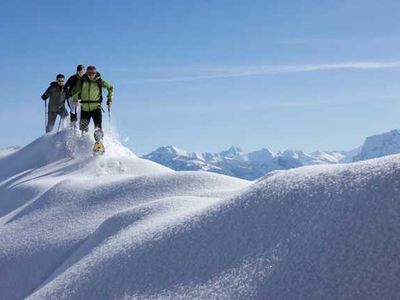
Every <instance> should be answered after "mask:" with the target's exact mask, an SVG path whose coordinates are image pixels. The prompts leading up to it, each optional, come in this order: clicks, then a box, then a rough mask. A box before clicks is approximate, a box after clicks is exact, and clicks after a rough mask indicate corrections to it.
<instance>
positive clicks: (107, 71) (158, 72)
mask: <svg viewBox="0 0 400 300" xmlns="http://www.w3.org/2000/svg"><path fill="white" fill-rule="evenodd" d="M399 11H400V2H399V1H370V0H364V1H355V0H348V1H296V0H291V1H285V0H283V1H235V0H231V1H222V0H219V1H205V0H204V1H200V0H199V1H184V0H182V1H174V0H171V1H161V0H160V1H151V0H143V1H9V0H6V1H2V9H1V11H0V37H1V46H0V65H1V70H2V72H1V73H0V90H1V97H0V104H1V110H0V127H1V130H0V147H5V146H10V145H24V144H26V143H28V142H30V141H31V140H33V139H34V138H35V137H37V136H39V135H41V134H42V132H43V119H44V115H43V114H44V108H43V103H42V101H41V99H40V95H41V94H42V92H43V91H44V90H45V89H46V88H47V86H48V84H49V82H50V81H52V80H53V79H54V76H55V75H56V74H57V73H60V72H61V73H64V74H66V75H67V76H69V75H71V74H73V73H74V69H75V66H76V65H77V64H79V63H83V64H85V65H89V64H94V65H96V66H97V67H98V69H99V71H100V72H101V73H102V75H103V78H104V79H106V80H108V81H110V82H111V83H112V84H113V85H114V88H115V101H114V107H113V120H114V121H115V123H116V127H117V128H118V132H119V134H120V136H121V138H123V139H125V138H129V141H128V142H127V144H128V145H129V146H130V147H131V148H132V149H133V150H135V151H136V152H137V153H139V154H144V153H147V152H149V151H151V150H153V149H155V148H156V147H158V146H162V145H170V144H173V145H176V146H178V147H181V148H184V149H187V150H192V151H221V150H223V149H225V148H228V147H229V146H230V145H238V146H241V147H243V148H244V149H245V150H256V149H259V148H261V147H268V148H270V149H272V150H274V151H279V150H284V149H287V148H292V149H303V150H306V151H312V150H315V149H351V148H354V147H356V146H358V145H360V144H361V143H362V142H363V139H364V138H365V137H366V136H367V135H371V134H374V133H380V132H383V131H387V130H391V129H394V128H399V127H400V126H399V124H400V35H399V33H400V26H399V25H400V19H399V17H398V12H399Z"/></svg>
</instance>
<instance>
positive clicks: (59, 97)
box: [42, 81, 68, 112]
mask: <svg viewBox="0 0 400 300" xmlns="http://www.w3.org/2000/svg"><path fill="white" fill-rule="evenodd" d="M48 98H50V100H49V112H57V111H59V110H60V109H62V108H64V109H65V106H64V103H65V99H67V98H68V97H67V91H66V90H65V88H64V87H62V86H59V85H58V83H57V82H56V81H53V82H52V83H50V86H49V87H48V88H47V90H46V91H45V92H44V94H43V95H42V99H43V100H46V99H48Z"/></svg>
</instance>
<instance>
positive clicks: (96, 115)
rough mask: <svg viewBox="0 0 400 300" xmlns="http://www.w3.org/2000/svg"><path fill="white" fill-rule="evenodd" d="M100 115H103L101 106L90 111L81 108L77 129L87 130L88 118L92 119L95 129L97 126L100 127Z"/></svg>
mask: <svg viewBox="0 0 400 300" xmlns="http://www.w3.org/2000/svg"><path fill="white" fill-rule="evenodd" d="M102 117H103V116H102V112H101V108H98V109H95V110H92V111H84V110H81V121H80V123H79V129H80V130H82V131H84V132H87V131H88V130H89V123H90V119H93V123H94V128H95V129H97V128H100V129H101V122H102Z"/></svg>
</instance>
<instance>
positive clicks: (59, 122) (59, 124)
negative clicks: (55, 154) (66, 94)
mask: <svg viewBox="0 0 400 300" xmlns="http://www.w3.org/2000/svg"><path fill="white" fill-rule="evenodd" d="M62 120H63V119H62V118H61V116H60V121H58V128H57V134H58V133H59V132H60V127H61V122H62Z"/></svg>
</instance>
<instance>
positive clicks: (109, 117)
mask: <svg viewBox="0 0 400 300" xmlns="http://www.w3.org/2000/svg"><path fill="white" fill-rule="evenodd" d="M108 130H110V131H111V109H110V106H108Z"/></svg>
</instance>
